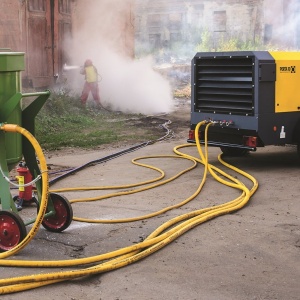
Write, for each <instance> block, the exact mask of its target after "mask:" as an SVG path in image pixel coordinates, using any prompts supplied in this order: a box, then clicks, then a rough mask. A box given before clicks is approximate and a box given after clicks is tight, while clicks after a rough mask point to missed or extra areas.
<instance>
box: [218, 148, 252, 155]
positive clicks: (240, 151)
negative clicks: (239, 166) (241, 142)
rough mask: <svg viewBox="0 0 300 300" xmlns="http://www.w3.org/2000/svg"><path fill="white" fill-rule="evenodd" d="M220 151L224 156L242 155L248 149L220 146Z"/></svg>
mask: <svg viewBox="0 0 300 300" xmlns="http://www.w3.org/2000/svg"><path fill="white" fill-rule="evenodd" d="M220 149H221V151H222V152H223V154H224V155H226V156H244V155H246V154H247V153H249V150H247V149H243V148H236V147H220Z"/></svg>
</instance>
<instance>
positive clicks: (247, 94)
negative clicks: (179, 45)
mask: <svg viewBox="0 0 300 300" xmlns="http://www.w3.org/2000/svg"><path fill="white" fill-rule="evenodd" d="M194 67H195V72H194V76H195V78H194V85H195V90H194V92H195V98H194V99H195V101H194V102H195V109H196V110H199V111H200V112H210V113H221V114H233V115H253V113H254V107H253V105H254V104H253V103H254V95H253V93H254V89H253V80H254V78H253V62H252V58H251V57H228V58H227V57H222V58H220V57H216V58H211V57H208V58H207V57H202V58H197V59H196V60H195V66H194Z"/></svg>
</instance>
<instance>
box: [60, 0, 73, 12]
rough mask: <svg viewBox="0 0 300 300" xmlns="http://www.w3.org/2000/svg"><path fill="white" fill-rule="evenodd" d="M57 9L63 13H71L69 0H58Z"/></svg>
mask: <svg viewBox="0 0 300 300" xmlns="http://www.w3.org/2000/svg"><path fill="white" fill-rule="evenodd" d="M58 11H59V12H60V13H63V14H71V7H70V0H59V2H58Z"/></svg>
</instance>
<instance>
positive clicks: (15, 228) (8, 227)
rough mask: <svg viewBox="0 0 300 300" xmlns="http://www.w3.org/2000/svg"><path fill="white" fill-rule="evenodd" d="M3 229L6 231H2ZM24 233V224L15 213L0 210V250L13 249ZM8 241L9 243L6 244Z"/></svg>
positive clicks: (23, 236)
mask: <svg viewBox="0 0 300 300" xmlns="http://www.w3.org/2000/svg"><path fill="white" fill-rule="evenodd" d="M4 230H5V231H6V233H4ZM26 235H27V231H26V227H25V224H24V222H23V220H22V219H21V217H20V216H19V215H18V214H17V213H15V212H12V211H9V210H0V252H5V251H8V250H10V249H13V248H14V247H15V246H17V245H18V244H19V243H20V242H21V241H22V240H23V239H24V238H25V237H26ZM3 242H5V244H3ZM10 242H11V245H7V244H8V243H10Z"/></svg>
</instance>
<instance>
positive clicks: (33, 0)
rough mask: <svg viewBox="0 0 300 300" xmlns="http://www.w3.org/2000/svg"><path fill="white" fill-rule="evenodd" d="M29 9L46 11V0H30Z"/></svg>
mask: <svg viewBox="0 0 300 300" xmlns="http://www.w3.org/2000/svg"><path fill="white" fill-rule="evenodd" d="M28 9H29V11H46V0H29V1H28Z"/></svg>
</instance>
